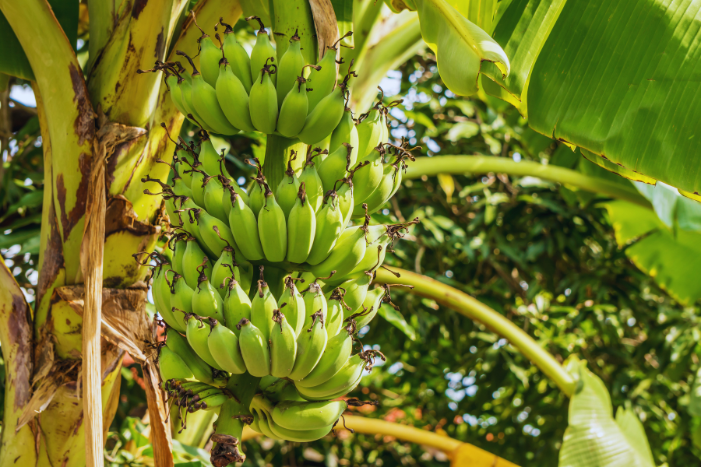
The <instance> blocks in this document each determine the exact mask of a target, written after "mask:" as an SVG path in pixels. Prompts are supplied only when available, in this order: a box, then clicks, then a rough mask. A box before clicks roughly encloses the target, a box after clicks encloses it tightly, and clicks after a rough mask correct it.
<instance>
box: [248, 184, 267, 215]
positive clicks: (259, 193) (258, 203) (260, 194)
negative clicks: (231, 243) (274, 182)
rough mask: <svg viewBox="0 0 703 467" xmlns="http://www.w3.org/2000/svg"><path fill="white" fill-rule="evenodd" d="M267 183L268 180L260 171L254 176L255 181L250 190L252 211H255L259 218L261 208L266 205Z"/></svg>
mask: <svg viewBox="0 0 703 467" xmlns="http://www.w3.org/2000/svg"><path fill="white" fill-rule="evenodd" d="M265 184H266V180H265V179H264V176H263V175H262V174H261V173H260V174H259V175H257V176H256V177H255V178H254V183H253V184H252V187H251V190H250V191H251V194H250V195H249V208H251V212H253V213H254V216H256V218H257V219H258V218H259V212H260V211H261V208H262V207H263V206H264V201H266V188H264V185H265Z"/></svg>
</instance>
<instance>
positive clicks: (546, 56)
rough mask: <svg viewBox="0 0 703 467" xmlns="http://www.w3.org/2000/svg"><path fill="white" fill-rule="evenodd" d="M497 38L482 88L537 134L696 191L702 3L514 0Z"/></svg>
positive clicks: (499, 23)
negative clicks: (497, 58)
mask: <svg viewBox="0 0 703 467" xmlns="http://www.w3.org/2000/svg"><path fill="white" fill-rule="evenodd" d="M493 36H494V38H495V40H496V41H497V42H498V44H500V45H501V46H502V47H503V48H504V49H505V51H506V54H507V55H508V57H510V60H511V68H512V73H511V74H510V75H508V76H507V77H503V76H502V75H501V74H500V73H498V72H496V71H495V70H494V69H492V68H493V67H486V66H485V65H484V67H483V68H482V72H483V73H484V75H485V77H484V78H482V83H483V84H484V89H485V91H486V92H487V93H489V94H491V95H494V96H496V97H499V98H502V99H504V100H507V101H508V102H511V103H512V104H513V105H516V107H518V108H519V109H520V111H521V113H522V114H523V115H525V116H527V118H528V122H529V124H530V126H531V127H532V128H533V129H535V130H537V131H539V132H540V133H543V134H545V135H548V136H550V137H554V138H556V139H559V140H562V141H565V142H569V143H571V144H573V145H576V146H579V147H582V148H584V149H587V150H588V151H590V152H591V153H594V154H596V155H598V156H600V157H602V158H605V159H607V160H608V161H609V162H611V163H612V164H613V165H615V166H622V167H623V168H624V169H627V170H622V171H620V172H619V173H620V175H622V176H625V177H628V176H629V175H632V174H633V173H634V174H637V176H638V177H641V176H645V177H649V178H652V179H656V180H661V181H663V182H665V183H667V184H669V185H672V186H675V187H676V188H678V189H679V190H680V191H682V192H686V193H693V194H694V195H700V187H701V163H700V160H701V159H700V154H701V153H700V147H701V133H700V128H701V115H700V96H701V89H700V69H701V58H700V57H701V55H700V2H686V1H672V2H664V1H662V0H650V1H648V2H638V1H634V0H630V1H625V0H623V1H619V2H612V1H609V0H594V1H590V2H578V1H570V2H566V1H565V0H514V1H513V2H511V3H510V4H509V5H508V7H507V8H506V9H505V11H504V12H502V14H501V15H500V18H499V20H498V21H497V24H496V26H495V29H494V35H493ZM440 72H441V70H440ZM486 77H487V78H486ZM488 78H490V80H489V79H488ZM488 81H493V82H494V83H496V84H498V86H491V85H490V84H487V82H488ZM506 94H507V95H508V96H506ZM601 165H604V164H601ZM635 178H636V177H635Z"/></svg>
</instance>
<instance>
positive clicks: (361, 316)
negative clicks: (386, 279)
mask: <svg viewBox="0 0 703 467" xmlns="http://www.w3.org/2000/svg"><path fill="white" fill-rule="evenodd" d="M387 294H388V289H386V288H385V287H376V288H375V289H373V290H370V291H368V292H367V293H366V297H365V298H364V302H363V303H362V304H361V307H360V308H359V309H357V310H356V311H354V313H351V314H350V316H345V317H344V318H345V320H346V319H348V318H349V317H351V318H353V319H354V320H356V326H357V328H358V329H361V328H363V327H364V326H366V325H367V324H369V323H370V322H371V320H372V319H373V318H374V317H375V316H376V313H378V309H379V308H380V306H381V302H383V299H384V298H385V297H386V295H387Z"/></svg>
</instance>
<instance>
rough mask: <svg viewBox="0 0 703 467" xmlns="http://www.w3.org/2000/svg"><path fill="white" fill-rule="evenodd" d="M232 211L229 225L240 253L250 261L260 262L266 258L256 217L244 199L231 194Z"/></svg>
mask: <svg viewBox="0 0 703 467" xmlns="http://www.w3.org/2000/svg"><path fill="white" fill-rule="evenodd" d="M231 202H232V209H231V210H230V212H229V225H230V227H231V228H232V232H235V233H236V234H235V237H234V241H235V243H236V244H237V246H238V247H239V249H240V251H241V252H242V254H243V255H244V257H245V258H247V259H248V260H250V261H259V260H260V259H263V257H264V250H263V249H262V247H261V240H259V227H258V225H257V223H256V215H254V212H253V211H252V210H251V208H250V207H249V206H247V205H246V203H245V202H244V199H243V198H242V197H241V196H239V195H238V194H237V193H232V194H231Z"/></svg>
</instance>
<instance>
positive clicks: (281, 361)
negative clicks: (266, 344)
mask: <svg viewBox="0 0 703 467" xmlns="http://www.w3.org/2000/svg"><path fill="white" fill-rule="evenodd" d="M273 322H274V326H273V329H271V336H270V342H271V375H272V376H275V377H277V378H285V377H287V376H288V375H289V374H290V373H291V371H292V370H293V365H294V364H295V354H296V347H297V345H296V342H295V340H296V335H295V331H294V330H293V328H292V327H291V326H290V324H288V320H287V319H286V317H285V316H284V315H283V313H281V311H280V310H275V311H274V314H273Z"/></svg>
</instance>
